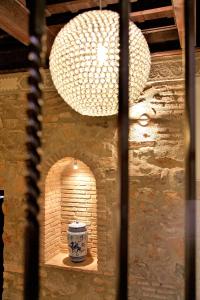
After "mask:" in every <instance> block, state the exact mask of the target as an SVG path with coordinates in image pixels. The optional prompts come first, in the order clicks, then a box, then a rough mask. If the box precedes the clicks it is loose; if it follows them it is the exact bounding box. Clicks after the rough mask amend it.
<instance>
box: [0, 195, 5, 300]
mask: <svg viewBox="0 0 200 300" xmlns="http://www.w3.org/2000/svg"><path fill="white" fill-rule="evenodd" d="M3 200H4V191H2V190H0V297H2V294H3V272H4V267H3V248H4V243H3V227H4V213H3ZM0 299H2V298H0Z"/></svg>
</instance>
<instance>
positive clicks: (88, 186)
mask: <svg viewBox="0 0 200 300" xmlns="http://www.w3.org/2000/svg"><path fill="white" fill-rule="evenodd" d="M77 165H78V169H74V158H72V157H65V158H62V159H60V160H58V161H57V162H55V163H54V164H53V165H52V166H51V168H50V169H49V171H48V173H47V176H46V179H45V194H44V198H45V199H44V230H43V239H44V241H43V242H44V263H45V264H51V262H52V264H53V265H54V264H57V265H63V261H62V262H61V261H60V262H59V261H58V260H59V257H61V258H63V257H64V256H65V257H67V255H68V248H67V235H66V231H67V227H68V224H69V223H71V222H72V221H74V220H79V221H82V222H84V223H86V225H87V229H88V257H89V258H90V261H91V259H92V261H96V267H97V256H98V250H97V248H98V242H97V241H98V237H97V191H96V179H95V176H94V174H93V172H92V171H91V169H90V168H89V167H88V166H87V165H86V164H85V163H84V162H82V161H81V160H77ZM56 257H57V263H56ZM93 268H94V265H93Z"/></svg>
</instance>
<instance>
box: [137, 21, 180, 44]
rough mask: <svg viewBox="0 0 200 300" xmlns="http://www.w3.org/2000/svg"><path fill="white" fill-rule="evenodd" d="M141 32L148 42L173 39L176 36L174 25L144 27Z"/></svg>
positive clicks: (154, 42)
mask: <svg viewBox="0 0 200 300" xmlns="http://www.w3.org/2000/svg"><path fill="white" fill-rule="evenodd" d="M142 32H143V34H144V36H145V37H146V39H147V42H148V43H149V44H156V43H162V42H166V41H175V40H177V38H178V33H177V28H176V25H170V26H162V27H156V28H151V29H145V30H142Z"/></svg>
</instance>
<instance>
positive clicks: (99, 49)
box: [97, 44, 108, 65]
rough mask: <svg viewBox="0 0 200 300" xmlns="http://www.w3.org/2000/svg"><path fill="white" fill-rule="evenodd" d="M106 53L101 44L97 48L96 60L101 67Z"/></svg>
mask: <svg viewBox="0 0 200 300" xmlns="http://www.w3.org/2000/svg"><path fill="white" fill-rule="evenodd" d="M107 52H108V50H107V49H106V48H105V47H104V46H103V45H102V44H99V45H98V46H97V60H98V62H99V64H100V65H103V64H104V62H105V60H106V59H107Z"/></svg>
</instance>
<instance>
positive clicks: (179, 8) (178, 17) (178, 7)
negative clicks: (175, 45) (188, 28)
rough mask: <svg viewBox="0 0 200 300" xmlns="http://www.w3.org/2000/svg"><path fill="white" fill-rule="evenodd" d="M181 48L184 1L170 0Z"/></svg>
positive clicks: (182, 43)
mask: <svg viewBox="0 0 200 300" xmlns="http://www.w3.org/2000/svg"><path fill="white" fill-rule="evenodd" d="M172 4H173V8H174V15H175V22H176V26H177V29H178V35H179V41H180V45H181V48H183V47H184V36H185V34H184V0H172Z"/></svg>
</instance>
